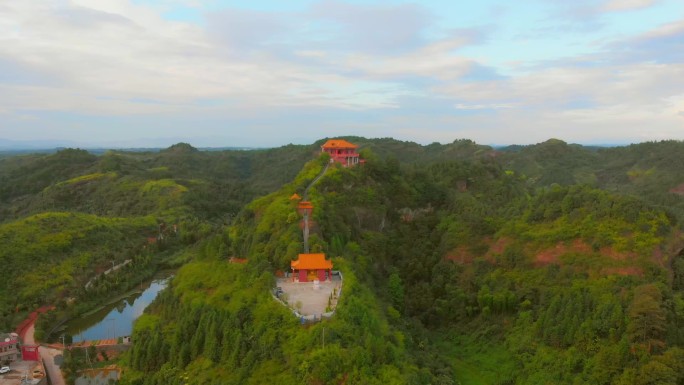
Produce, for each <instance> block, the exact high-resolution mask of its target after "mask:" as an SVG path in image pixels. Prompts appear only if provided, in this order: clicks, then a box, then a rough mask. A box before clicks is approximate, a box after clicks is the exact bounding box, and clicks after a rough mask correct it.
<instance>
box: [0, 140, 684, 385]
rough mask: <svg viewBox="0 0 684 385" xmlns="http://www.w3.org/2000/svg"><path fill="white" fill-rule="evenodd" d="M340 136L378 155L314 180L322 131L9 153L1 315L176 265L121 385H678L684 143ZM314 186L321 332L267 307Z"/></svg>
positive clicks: (0, 168) (3, 174)
mask: <svg viewBox="0 0 684 385" xmlns="http://www.w3.org/2000/svg"><path fill="white" fill-rule="evenodd" d="M347 139H348V140H351V141H352V142H354V143H357V144H359V145H360V149H359V151H360V152H361V154H362V155H363V156H364V158H365V159H366V160H367V162H366V163H365V164H364V165H363V166H360V167H356V168H353V169H345V168H340V167H338V166H335V165H333V166H331V167H329V168H328V169H327V172H325V175H324V176H323V177H322V178H321V179H320V180H318V182H317V183H315V184H314V185H312V186H311V188H310V189H308V190H306V188H307V186H309V185H310V184H311V182H312V181H313V180H314V179H315V178H316V176H317V175H319V174H320V173H321V172H322V171H323V169H324V167H325V165H326V164H327V160H326V158H320V159H319V158H318V157H317V156H316V155H315V154H316V153H317V148H318V146H319V145H320V144H321V143H322V142H323V140H321V141H320V142H317V143H315V144H313V145H311V146H293V145H290V146H285V147H283V148H279V149H271V150H259V151H217V152H203V151H198V150H196V149H194V148H192V147H191V146H189V145H186V144H178V145H175V146H172V147H171V148H169V149H166V150H163V151H161V152H158V153H152V152H149V153H132V152H131V153H127V152H108V153H105V154H103V155H101V156H92V155H90V154H88V153H85V152H81V151H78V150H67V151H66V152H58V153H56V154H53V155H40V156H34V155H30V156H26V155H22V156H17V157H6V158H2V159H1V160H0V178H2V181H3V184H2V189H0V210H2V211H1V212H2V214H3V222H2V224H0V239H1V240H2V242H3V245H8V246H7V247H5V249H4V251H2V252H1V253H0V260H2V262H4V264H6V265H8V264H9V265H12V268H11V269H12V270H11V271H12V273H13V278H12V279H14V281H12V282H10V283H7V284H6V285H5V286H0V290H4V291H5V294H6V295H9V293H10V290H11V292H12V293H18V294H17V295H16V300H14V302H8V303H7V305H6V306H5V308H3V310H2V312H3V313H2V315H3V317H4V320H5V321H4V322H5V324H6V325H11V324H13V323H14V322H16V320H17V319H18V317H20V315H21V314H19V313H14V312H15V311H16V307H17V306H19V307H20V309H21V310H26V309H29V308H32V307H34V306H37V305H42V304H51V303H57V304H58V305H59V306H60V307H64V308H68V307H69V306H70V305H68V304H67V302H68V301H67V299H68V298H71V297H78V298H81V299H82V300H81V302H80V303H81V304H82V305H81V306H88V305H87V304H89V303H91V302H88V301H89V298H91V297H92V296H93V295H94V294H88V293H85V292H83V291H82V290H81V291H79V290H80V289H79V287H82V285H83V284H84V282H85V281H86V280H87V278H88V277H89V276H91V275H92V274H93V273H95V272H98V271H101V270H102V269H104V268H106V266H107V265H108V264H111V260H112V259H114V260H115V261H119V262H120V261H123V260H125V259H129V258H133V259H134V260H135V261H136V263H139V264H140V265H138V266H145V269H143V270H144V273H145V274H150V273H152V272H153V271H154V270H155V269H157V268H159V267H160V266H169V265H172V266H181V265H182V267H181V268H180V270H179V271H178V273H177V274H176V277H175V279H174V280H173V281H172V283H171V284H170V288H169V289H168V290H166V291H164V292H163V294H161V295H160V296H159V298H158V299H157V301H156V302H155V303H154V304H153V306H151V307H150V309H148V310H147V312H146V314H145V316H143V317H142V318H141V319H140V320H139V321H138V322H137V324H136V326H135V330H134V336H133V337H134V338H133V340H134V344H133V347H132V349H131V350H130V352H129V353H127V354H125V355H124V356H123V357H122V358H121V361H120V362H121V364H122V365H123V366H124V367H125V368H126V372H125V374H124V378H123V380H122V383H124V384H193V383H197V384H200V383H201V384H207V383H209V384H231V383H245V384H261V383H273V384H375V383H377V384H380V383H383V384H443V385H447V384H462V385H465V384H585V383H591V384H674V385H677V384H682V383H684V367H683V366H682V362H684V350H683V349H684V332H682V330H684V252H682V249H683V248H684V236H683V235H682V234H683V233H682V228H681V223H683V222H682V220H683V219H684V188H682V187H681V186H682V185H684V174H683V172H682V171H681V170H682V169H683V168H682V167H681V166H682V164H684V151H682V150H684V148H682V146H683V144H682V142H674V141H666V142H658V143H643V144H637V145H631V146H626V147H616V148H594V147H583V146H579V145H573V144H567V143H564V142H562V141H559V140H549V141H547V142H544V143H540V144H537V145H532V146H511V147H508V148H500V149H493V148H491V147H488V146H481V145H478V144H476V143H474V142H471V141H468V140H457V141H455V142H453V143H449V144H445V145H442V144H437V143H435V144H431V145H428V146H421V145H419V144H416V143H411V142H402V141H397V140H394V139H390V138H383V139H365V138H358V137H348V138H347ZM48 164H49V165H52V166H50V167H51V168H49V170H50V171H49V173H50V176H49V178H47V176H46V174H44V171H43V168H45V167H48ZM55 164H60V165H61V166H59V167H58V166H54V165H55ZM44 178H47V179H44ZM4 182H7V183H9V184H12V185H13V186H14V187H12V188H10V187H7V186H8V185H7V184H5V183H4ZM305 191H307V192H308V199H309V200H310V201H311V202H312V203H313V205H314V207H315V209H314V212H313V218H312V219H313V221H312V233H311V238H310V242H309V243H310V246H311V250H312V252H319V251H320V252H324V253H326V254H327V255H329V256H330V257H333V261H334V263H335V266H336V267H335V268H336V269H337V268H340V270H342V271H343V274H344V277H345V281H344V285H345V289H344V294H343V296H342V297H341V299H340V303H339V305H338V308H337V312H336V314H335V316H334V317H333V318H332V319H330V320H327V321H324V322H321V323H318V324H314V325H309V326H302V325H300V324H299V322H298V320H297V318H295V317H294V316H292V314H291V313H290V312H289V311H288V310H287V309H286V308H284V307H283V306H282V305H281V304H279V303H278V302H276V301H274V300H273V299H272V298H271V295H270V289H271V288H272V287H273V286H274V285H275V281H274V274H275V273H276V272H277V271H279V270H285V271H287V270H288V268H289V264H290V261H291V260H292V259H294V258H295V257H296V255H297V254H298V253H300V252H302V236H301V230H300V227H299V220H300V217H299V215H298V214H297V213H296V207H295V206H296V204H295V202H294V201H292V200H290V196H292V194H294V193H298V194H300V195H304V192H305ZM162 223H164V224H167V226H166V228H165V229H166V230H164V231H165V234H166V235H168V237H167V238H165V239H166V240H165V242H161V243H154V244H152V243H150V242H149V240H148V238H150V237H155V236H156V235H157V233H158V232H159V231H160V228H161V227H160V225H161V224H162ZM170 224H177V225H178V229H179V231H178V233H177V234H176V233H175V232H174V233H173V235H171V234H170V231H171V230H170V228H171V227H170V226H169V225H170ZM152 245H154V246H152ZM112 250H114V251H112ZM231 256H234V257H237V258H246V259H247V260H248V262H247V264H245V265H241V264H231V263H228V262H227V258H228V257H231ZM133 271H135V269H130V272H126V271H122V275H120V276H119V278H118V279H114V278H112V279H111V280H104V281H103V282H101V283H98V286H97V287H96V291H95V293H98V295H99V296H103V295H105V293H107V292H108V291H109V289H112V290H113V291H116V290H122V289H123V287H125V285H126V283H125V282H126V280H127V279H128V278H126V277H127V276H126V274H133ZM22 285H23V286H22ZM12 298H14V297H12ZM76 303H77V304H78V303H79V301H76ZM71 306H74V305H71ZM90 306H92V305H90ZM324 329H325V332H324ZM323 333H325V346H323Z"/></svg>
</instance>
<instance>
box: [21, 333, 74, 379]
mask: <svg viewBox="0 0 684 385" xmlns="http://www.w3.org/2000/svg"><path fill="white" fill-rule="evenodd" d="M35 330H36V329H35V323H33V322H32V323H31V324H30V326H29V327H28V328H26V334H25V335H24V344H26V345H35V343H36V342H35V341H36V340H35V338H34V337H33V334H34V333H35ZM38 351H39V352H40V356H41V357H42V358H43V362H45V370H46V371H47V372H48V375H49V376H50V381H52V385H65V384H66V383H65V382H64V377H63V376H62V371H61V370H60V369H59V366H57V365H55V356H59V355H61V354H62V351H61V350H59V349H52V348H47V347H45V346H41V347H40V348H38Z"/></svg>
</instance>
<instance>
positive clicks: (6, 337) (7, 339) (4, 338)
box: [0, 333, 18, 346]
mask: <svg viewBox="0 0 684 385" xmlns="http://www.w3.org/2000/svg"><path fill="white" fill-rule="evenodd" d="M17 342H18V337H17V336H16V335H15V334H10V333H0V346H5V345H9V344H16V343H17Z"/></svg>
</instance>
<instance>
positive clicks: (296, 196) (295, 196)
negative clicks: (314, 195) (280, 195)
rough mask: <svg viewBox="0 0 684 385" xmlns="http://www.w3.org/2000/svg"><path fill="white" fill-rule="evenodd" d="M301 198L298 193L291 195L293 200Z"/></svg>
mask: <svg viewBox="0 0 684 385" xmlns="http://www.w3.org/2000/svg"><path fill="white" fill-rule="evenodd" d="M300 199H302V197H300V196H299V194H297V193H294V194H292V196H291V197H290V200H291V201H298V200H300Z"/></svg>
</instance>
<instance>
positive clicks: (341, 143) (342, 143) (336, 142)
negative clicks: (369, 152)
mask: <svg viewBox="0 0 684 385" xmlns="http://www.w3.org/2000/svg"><path fill="white" fill-rule="evenodd" d="M321 148H359V146H357V145H355V144H354V143H349V142H347V141H346V140H344V139H330V140H328V141H327V142H325V144H323V145H322V146H321Z"/></svg>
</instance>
